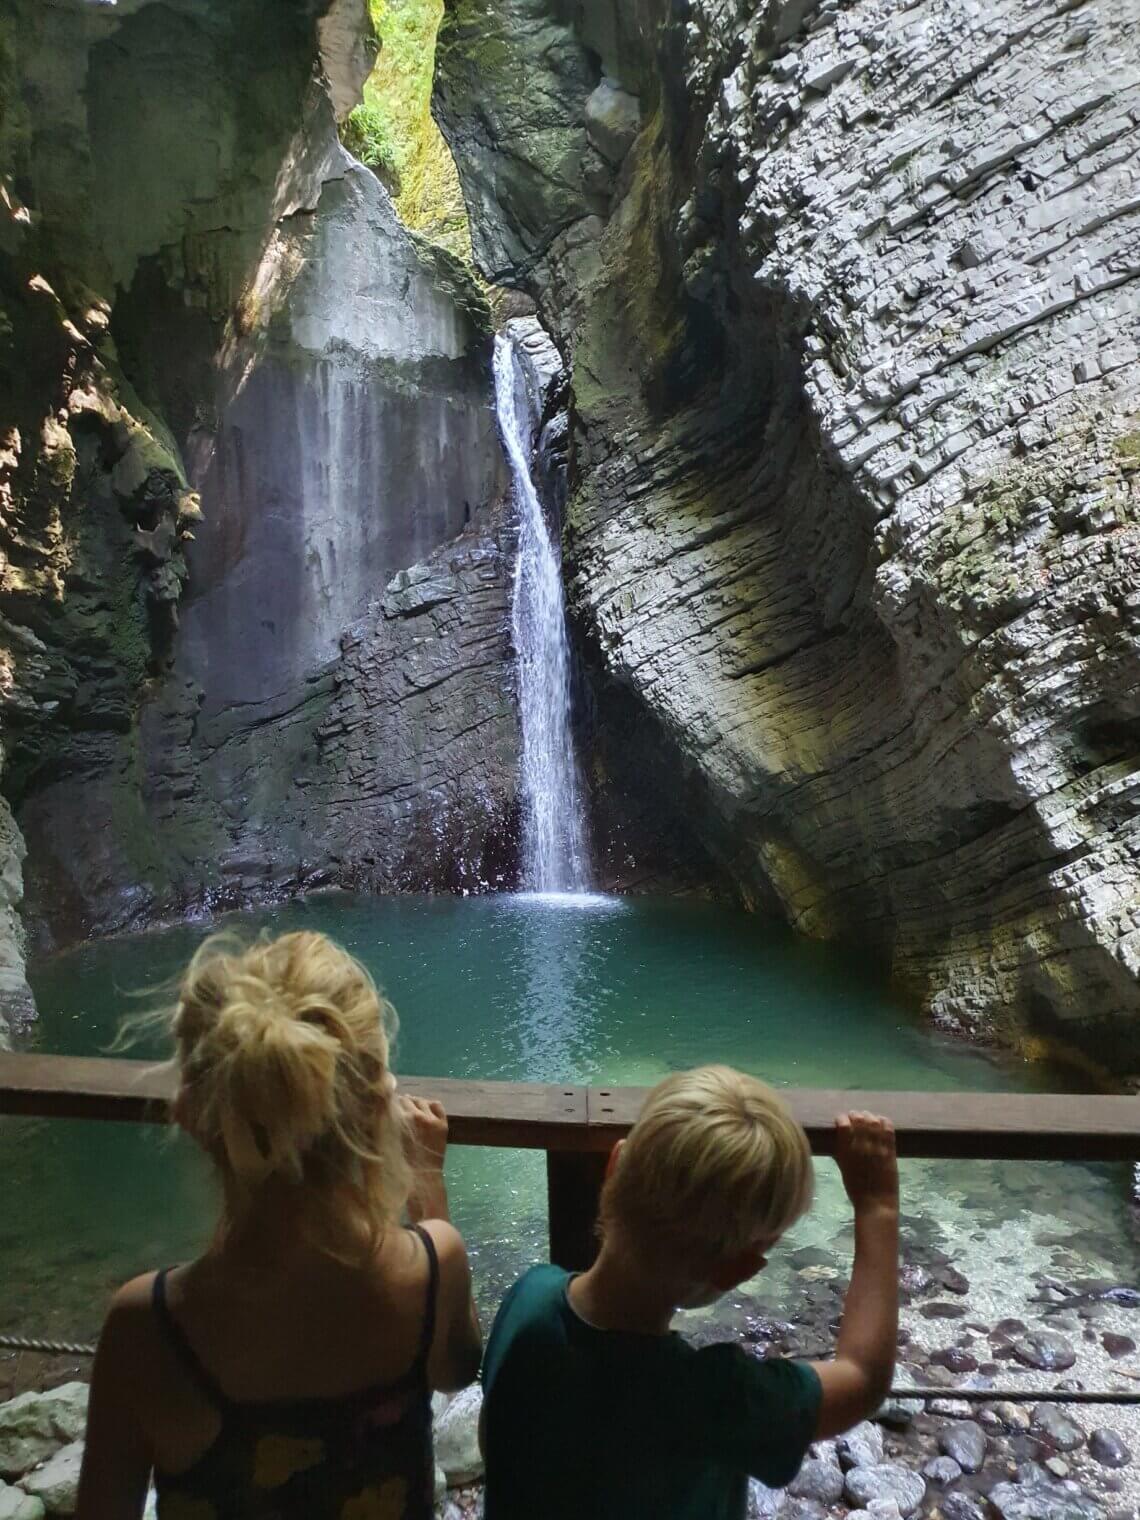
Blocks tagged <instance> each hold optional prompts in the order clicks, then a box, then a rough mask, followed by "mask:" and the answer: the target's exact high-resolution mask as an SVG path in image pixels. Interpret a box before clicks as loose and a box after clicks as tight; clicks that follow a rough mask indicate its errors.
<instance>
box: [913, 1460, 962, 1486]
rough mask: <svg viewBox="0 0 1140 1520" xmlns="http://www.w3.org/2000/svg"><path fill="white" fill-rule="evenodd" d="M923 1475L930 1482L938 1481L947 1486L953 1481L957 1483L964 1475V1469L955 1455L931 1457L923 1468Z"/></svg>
mask: <svg viewBox="0 0 1140 1520" xmlns="http://www.w3.org/2000/svg"><path fill="white" fill-rule="evenodd" d="M922 1476H923V1477H924V1478H925V1479H926V1480H927V1482H928V1483H937V1484H939V1485H940V1486H941V1487H942V1488H946V1487H948V1486H949V1485H950V1484H951V1483H957V1481H958V1479H959V1478H960V1477H961V1476H962V1469H961V1468H960V1467H959V1466H958V1464H957V1462H955V1460H954V1458H953V1457H931V1459H930V1461H929V1462H928V1463H927V1464H926V1466H925V1467H924V1468H923V1469H922Z"/></svg>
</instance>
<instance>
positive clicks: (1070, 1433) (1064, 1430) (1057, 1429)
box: [1029, 1404, 1085, 1451]
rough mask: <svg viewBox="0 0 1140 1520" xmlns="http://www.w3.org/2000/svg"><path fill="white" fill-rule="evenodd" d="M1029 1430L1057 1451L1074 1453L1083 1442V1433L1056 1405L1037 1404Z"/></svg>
mask: <svg viewBox="0 0 1140 1520" xmlns="http://www.w3.org/2000/svg"><path fill="white" fill-rule="evenodd" d="M1029 1428H1030V1430H1031V1431H1032V1432H1033V1434H1034V1435H1035V1436H1037V1437H1038V1438H1039V1439H1040V1440H1042V1441H1047V1442H1048V1443H1049V1445H1050V1446H1052V1447H1055V1448H1056V1450H1057V1451H1075V1450H1076V1448H1077V1447H1078V1446H1083V1445H1084V1442H1085V1433H1084V1431H1083V1430H1082V1429H1081V1427H1080V1426H1079V1425H1078V1424H1077V1422H1076V1421H1075V1420H1073V1419H1071V1418H1070V1417H1069V1416H1068V1415H1067V1414H1066V1413H1065V1412H1064V1410H1063V1409H1061V1408H1060V1407H1059V1406H1058V1405H1057V1404H1038V1405H1037V1407H1036V1408H1035V1409H1034V1411H1033V1418H1032V1421H1031V1423H1030V1427H1029Z"/></svg>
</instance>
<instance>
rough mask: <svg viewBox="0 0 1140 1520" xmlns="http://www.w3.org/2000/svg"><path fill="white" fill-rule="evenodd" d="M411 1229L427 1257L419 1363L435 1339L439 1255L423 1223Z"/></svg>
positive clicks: (425, 1356)
mask: <svg viewBox="0 0 1140 1520" xmlns="http://www.w3.org/2000/svg"><path fill="white" fill-rule="evenodd" d="M412 1229H413V1230H415V1232H416V1234H417V1235H418V1236H419V1237H420V1239H421V1240H422V1241H423V1243H424V1250H425V1251H426V1252H427V1258H428V1289H427V1303H426V1304H425V1306H424V1327H423V1330H422V1332H421V1334H420V1349H419V1352H418V1354H417V1356H416V1363H417V1365H419V1364H421V1363H423V1362H426V1361H427V1359H428V1353H429V1352H430V1351H431V1343H432V1341H434V1340H435V1317H436V1300H437V1299H438V1298H439V1257H438V1256H437V1255H436V1250H435V1241H434V1240H433V1239H432V1238H431V1236H430V1235H429V1234H428V1232H427V1231H426V1230H425V1229H424V1227H423V1225H419V1224H414V1225H413V1226H412Z"/></svg>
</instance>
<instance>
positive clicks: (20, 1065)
mask: <svg viewBox="0 0 1140 1520" xmlns="http://www.w3.org/2000/svg"><path fill="white" fill-rule="evenodd" d="M400 1087H401V1089H402V1090H403V1091H404V1092H406V1093H408V1094H410V1095H411V1096H412V1097H425V1098H438V1099H439V1100H440V1101H441V1102H442V1103H443V1105H444V1107H445V1108H446V1109H447V1114H448V1122H449V1127H450V1138H451V1140H452V1142H453V1143H454V1144H456V1145H502V1146H512V1147H520V1148H523V1149H528V1150H547V1149H549V1148H550V1147H551V1146H554V1147H557V1148H558V1149H560V1150H574V1149H576V1148H580V1149H587V1148H588V1147H589V1142H588V1137H587V1130H586V1089H585V1088H584V1087H575V1086H573V1085H572V1084H566V1085H564V1086H552V1085H549V1084H543V1083H537V1082H464V1081H456V1080H454V1079H448V1078H444V1077H439V1078H436V1077H431V1078H424V1077H401V1079H400ZM173 1095H174V1074H173V1072H172V1071H171V1070H170V1068H169V1067H167V1066H156V1065H153V1064H151V1063H149V1062H146V1061H119V1060H110V1059H107V1058H105V1057H99V1056H49V1055H15V1054H8V1053H6V1052H4V1053H0V1114H35V1115H39V1116H41V1117H43V1118H51V1119H118V1120H134V1121H139V1120H142V1121H150V1122H155V1123H161V1122H164V1121H165V1120H166V1119H167V1118H168V1112H167V1107H168V1104H169V1102H170V1099H171V1098H172V1097H173Z"/></svg>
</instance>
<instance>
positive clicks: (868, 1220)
mask: <svg viewBox="0 0 1140 1520" xmlns="http://www.w3.org/2000/svg"><path fill="white" fill-rule="evenodd" d="M835 1127H836V1132H837V1134H836V1148H835V1159H836V1161H837V1162H838V1164H839V1171H840V1175H841V1176H842V1178H843V1185H844V1187H845V1188H846V1189H847V1196H848V1198H850V1200H851V1202H852V1204H853V1205H854V1208H855V1261H854V1265H853V1267H852V1270H851V1286H850V1287H849V1288H848V1290H847V1297H846V1299H845V1301H844V1305H843V1320H842V1323H841V1324H840V1327H839V1338H838V1340H837V1342H836V1347H835V1359H834V1360H833V1361H830V1362H815V1363H813V1366H814V1367H815V1370H816V1372H817V1373H818V1374H819V1380H820V1383H821V1384H822V1386H823V1398H822V1401H821V1403H820V1406H819V1420H818V1423H817V1426H816V1432H815V1433H816V1437H817V1439H822V1438H823V1437H825V1436H834V1435H838V1434H839V1433H840V1432H841V1431H844V1430H849V1429H850V1428H851V1426H852V1425H855V1424H857V1423H858V1421H859V1420H862V1419H865V1418H866V1417H867V1416H868V1415H869V1414H873V1413H874V1411H875V1410H876V1409H877V1408H878V1407H879V1405H880V1404H881V1403H882V1401H883V1399H884V1398H886V1395H887V1391H888V1389H889V1388H890V1384H891V1374H892V1372H893V1370H894V1365H895V1354H896V1347H897V1336H898V1323H899V1299H898V1294H899V1290H898V1254H899V1176H898V1161H897V1158H896V1155H895V1132H894V1126H893V1125H892V1124H891V1121H890V1120H889V1119H880V1118H876V1117H875V1115H873V1114H841V1115H840V1117H839V1118H838V1119H836V1121H835Z"/></svg>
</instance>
